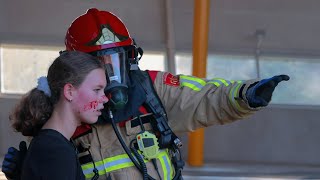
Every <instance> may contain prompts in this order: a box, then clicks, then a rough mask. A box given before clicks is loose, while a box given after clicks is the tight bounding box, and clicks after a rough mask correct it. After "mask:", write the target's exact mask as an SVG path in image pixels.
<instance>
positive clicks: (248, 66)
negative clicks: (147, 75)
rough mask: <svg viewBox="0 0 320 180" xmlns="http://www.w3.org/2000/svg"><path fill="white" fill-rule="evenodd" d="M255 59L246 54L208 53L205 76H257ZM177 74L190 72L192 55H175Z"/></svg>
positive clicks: (227, 77)
mask: <svg viewBox="0 0 320 180" xmlns="http://www.w3.org/2000/svg"><path fill="white" fill-rule="evenodd" d="M255 67H256V65H255V61H254V59H253V58H251V57H249V56H248V57H247V56H234V55H209V56H208V60H207V78H208V79H210V78H217V77H219V78H224V79H228V80H246V79H252V78H256V77H257V75H256V74H257V71H256V68H255ZM176 72H177V74H188V75H191V74H192V56H191V55H190V54H186V53H185V54H177V55H176Z"/></svg>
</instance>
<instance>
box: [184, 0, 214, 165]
mask: <svg viewBox="0 0 320 180" xmlns="http://www.w3.org/2000/svg"><path fill="white" fill-rule="evenodd" d="M209 16H210V0H194V24H193V52H192V53H193V66H192V67H193V71H192V74H193V75H194V76H197V77H201V78H205V77H206V72H207V71H206V66H207V56H208V32H209ZM203 144H204V129H203V128H202V129H199V130H196V131H195V132H192V133H190V134H189V150H188V163H189V165H191V166H202V165H203Z"/></svg>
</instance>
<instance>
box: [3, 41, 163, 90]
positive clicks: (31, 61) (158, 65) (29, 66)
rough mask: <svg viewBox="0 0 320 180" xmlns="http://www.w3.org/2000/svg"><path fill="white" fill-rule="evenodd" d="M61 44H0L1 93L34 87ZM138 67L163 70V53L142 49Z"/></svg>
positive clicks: (55, 55)
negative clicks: (46, 45)
mask: <svg viewBox="0 0 320 180" xmlns="http://www.w3.org/2000/svg"><path fill="white" fill-rule="evenodd" d="M62 49H64V47H53V46H50V47H44V46H35V45H29V46H27V45H26V46H23V45H9V44H5V45H3V44H2V45H1V51H0V60H1V93H2V94H24V93H26V92H28V91H29V90H31V89H32V88H34V87H36V85H37V79H38V78H39V77H40V76H45V75H46V74H47V71H48V68H49V66H50V65H51V63H52V62H53V60H54V59H55V58H56V57H58V56H59V51H60V50H62ZM139 64H140V65H139V66H140V68H141V69H150V70H161V71H163V70H164V69H165V62H164V54H163V53H157V52H150V53H148V52H145V53H144V55H143V57H142V59H141V61H140V62H139Z"/></svg>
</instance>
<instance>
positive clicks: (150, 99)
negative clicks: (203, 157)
mask: <svg viewBox="0 0 320 180" xmlns="http://www.w3.org/2000/svg"><path fill="white" fill-rule="evenodd" d="M133 75H134V76H135V78H137V80H138V82H139V84H140V85H141V86H142V88H143V89H144V91H145V92H146V101H145V104H146V106H147V108H148V109H149V110H150V111H151V112H152V113H153V114H154V117H155V120H156V122H155V123H151V124H152V125H153V126H154V128H156V130H158V131H159V132H160V134H161V136H160V138H159V146H160V148H168V147H169V146H171V145H175V146H177V148H180V147H181V146H182V143H181V141H180V140H179V138H178V137H177V136H176V135H175V134H174V133H173V132H172V130H171V128H170V127H169V125H168V117H167V114H166V111H165V109H164V106H163V104H162V102H161V101H160V98H159V96H158V94H157V93H156V91H155V89H154V87H153V83H152V80H151V78H150V76H149V74H148V71H140V70H137V71H135V72H134V73H133Z"/></svg>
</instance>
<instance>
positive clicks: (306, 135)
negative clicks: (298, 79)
mask: <svg viewBox="0 0 320 180" xmlns="http://www.w3.org/2000/svg"><path fill="white" fill-rule="evenodd" d="M319 110H320V108H319V107H301V106H300V107H299V106H287V107H284V106H270V107H268V108H266V109H264V110H262V111H260V112H258V113H256V114H255V115H253V116H252V117H250V118H248V119H245V120H241V121H237V122H234V123H232V124H228V125H223V126H214V127H209V128H207V129H205V146H204V159H205V162H206V163H213V162H243V163H247V162H252V163H271V164H273V163H278V164H279V163H280V164H291V165H292V164H299V165H317V166H320V155H319V152H320V143H319V139H320V131H319V127H320V121H319V115H320V111H319ZM183 140H184V142H185V147H187V146H188V142H187V136H184V137H183ZM183 155H184V156H185V157H186V155H187V148H185V149H184V152H183Z"/></svg>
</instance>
